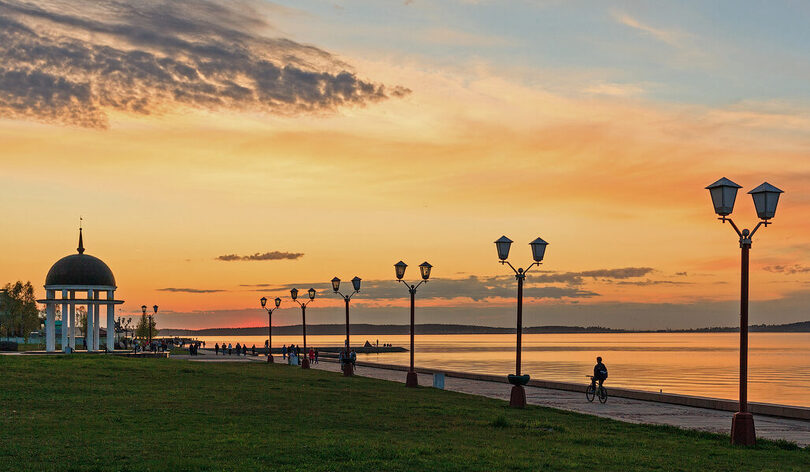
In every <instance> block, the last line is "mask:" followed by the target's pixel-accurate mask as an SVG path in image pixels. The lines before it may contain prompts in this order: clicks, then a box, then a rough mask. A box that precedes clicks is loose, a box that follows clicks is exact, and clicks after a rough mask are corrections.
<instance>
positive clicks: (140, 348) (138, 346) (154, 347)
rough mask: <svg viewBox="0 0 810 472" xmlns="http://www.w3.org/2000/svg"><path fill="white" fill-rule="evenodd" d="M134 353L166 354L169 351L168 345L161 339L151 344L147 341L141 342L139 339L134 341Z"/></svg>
mask: <svg viewBox="0 0 810 472" xmlns="http://www.w3.org/2000/svg"><path fill="white" fill-rule="evenodd" d="M134 347H135V352H145V351H151V352H166V351H168V350H169V344H168V343H167V342H166V341H165V340H163V339H161V340H153V341H152V342H151V343H150V342H148V341H142V340H140V339H138V340H136V341H135V346H134Z"/></svg>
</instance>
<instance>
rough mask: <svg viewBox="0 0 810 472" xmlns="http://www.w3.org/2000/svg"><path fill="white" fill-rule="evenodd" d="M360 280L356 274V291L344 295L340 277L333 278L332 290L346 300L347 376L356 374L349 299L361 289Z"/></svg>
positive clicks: (344, 363) (353, 284) (345, 371)
mask: <svg viewBox="0 0 810 472" xmlns="http://www.w3.org/2000/svg"><path fill="white" fill-rule="evenodd" d="M360 280H361V279H360V277H357V276H355V277H354V278H353V279H352V288H353V289H354V291H353V292H352V293H350V294H348V295H343V294H342V293H340V279H339V278H337V277H335V278H334V279H332V290H333V291H334V292H335V293H336V294H338V295H340V296H341V297H343V301H344V302H346V347H345V349H346V351H345V352H346V355H345V356H344V357H343V359H344V362H343V365H342V366H341V367H342V368H343V375H345V376H346V377H351V376H352V375H354V367H353V366H352V363H351V362H349V350H350V344H349V301H351V299H352V297H353V296H354V294H356V293H357V292H359V291H360Z"/></svg>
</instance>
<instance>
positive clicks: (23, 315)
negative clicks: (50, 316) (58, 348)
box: [0, 281, 41, 342]
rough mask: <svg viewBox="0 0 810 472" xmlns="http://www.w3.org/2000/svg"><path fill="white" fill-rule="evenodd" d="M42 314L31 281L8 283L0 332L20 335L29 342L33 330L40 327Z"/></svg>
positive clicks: (1, 309) (3, 297)
mask: <svg viewBox="0 0 810 472" xmlns="http://www.w3.org/2000/svg"><path fill="white" fill-rule="evenodd" d="M40 323H41V321H40V314H39V309H38V308H37V298H36V297H35V296H34V287H33V285H31V282H25V283H22V282H21V281H17V282H15V283H14V284H10V283H8V284H6V286H5V287H3V295H2V305H1V306H0V334H4V335H5V336H18V337H22V338H24V339H25V341H26V342H28V335H29V334H30V333H31V331H35V330H37V329H39V326H40Z"/></svg>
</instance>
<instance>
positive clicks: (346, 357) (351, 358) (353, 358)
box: [338, 349, 357, 369]
mask: <svg viewBox="0 0 810 472" xmlns="http://www.w3.org/2000/svg"><path fill="white" fill-rule="evenodd" d="M338 360H339V361H340V366H341V367H343V364H346V363H350V364H351V365H352V369H354V368H355V367H356V366H357V353H356V352H354V349H352V350H351V351H349V353H348V354H347V353H346V349H341V350H340V354H338Z"/></svg>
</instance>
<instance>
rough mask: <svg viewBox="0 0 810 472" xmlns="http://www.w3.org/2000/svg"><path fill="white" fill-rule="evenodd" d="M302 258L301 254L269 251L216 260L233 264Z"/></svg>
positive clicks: (218, 257)
mask: <svg viewBox="0 0 810 472" xmlns="http://www.w3.org/2000/svg"><path fill="white" fill-rule="evenodd" d="M303 256H304V253H303V252H281V251H270V252H257V253H256V254H249V255H247V256H240V255H238V254H225V255H222V256H217V257H216V260H218V261H226V262H233V261H278V260H284V259H292V260H295V259H300V258H301V257H303Z"/></svg>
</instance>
